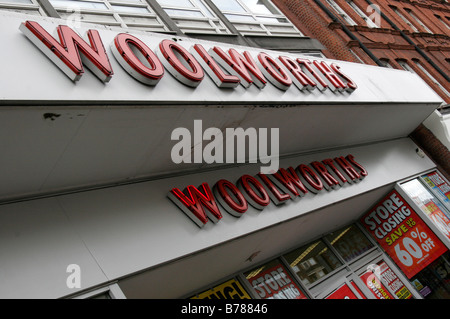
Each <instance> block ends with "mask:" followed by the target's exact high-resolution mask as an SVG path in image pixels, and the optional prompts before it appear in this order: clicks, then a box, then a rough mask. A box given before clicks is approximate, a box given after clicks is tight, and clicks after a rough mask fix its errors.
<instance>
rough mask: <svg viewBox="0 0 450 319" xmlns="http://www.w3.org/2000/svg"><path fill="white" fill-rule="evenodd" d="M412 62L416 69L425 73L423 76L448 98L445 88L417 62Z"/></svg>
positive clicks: (449, 94)
mask: <svg viewBox="0 0 450 319" xmlns="http://www.w3.org/2000/svg"><path fill="white" fill-rule="evenodd" d="M413 62H414V63H415V64H416V65H417V67H418V68H419V69H420V70H421V71H422V72H423V73H425V75H426V76H427V77H428V78H429V79H430V80H431V81H432V82H433V83H434V84H436V85H437V86H438V87H439V89H441V91H442V92H444V94H445V95H447V96H448V97H450V93H449V92H448V91H447V90H446V89H445V87H444V86H443V85H442V84H441V83H439V81H438V80H436V78H435V77H434V76H432V75H431V74H430V72H428V71H427V69H425V67H424V66H423V65H422V64H421V63H420V62H419V61H418V60H413Z"/></svg>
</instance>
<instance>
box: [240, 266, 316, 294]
mask: <svg viewBox="0 0 450 319" xmlns="http://www.w3.org/2000/svg"><path fill="white" fill-rule="evenodd" d="M248 281H249V282H250V284H251V285H252V286H253V288H254V289H255V291H256V293H257V294H258V295H259V296H260V297H261V299H307V298H306V296H305V295H304V294H303V293H302V291H301V290H300V288H299V287H298V286H297V284H296V283H295V282H294V280H293V279H292V278H291V277H290V276H289V274H288V273H287V271H286V270H285V269H284V267H283V266H282V265H281V264H278V265H276V266H274V267H271V268H268V269H265V270H264V271H261V272H259V273H258V274H256V275H254V276H252V277H251V278H249V279H248Z"/></svg>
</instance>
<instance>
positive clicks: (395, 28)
mask: <svg viewBox="0 0 450 319" xmlns="http://www.w3.org/2000/svg"><path fill="white" fill-rule="evenodd" d="M366 2H367V3H368V4H369V5H371V6H373V5H374V4H373V3H372V1H370V0H366ZM380 15H381V17H382V18H383V19H384V20H386V21H387V22H388V23H389V24H390V25H391V27H392V28H394V30H396V31H399V32H400V34H401V36H402V37H403V39H405V40H406V41H407V42H408V43H409V44H411V45H413V46H414V49H416V51H417V52H418V53H419V54H420V55H421V56H422V57H423V58H424V59H425V60H426V61H427V62H428V63H429V64H430V65H431V66H432V67H433V68H435V69H436V71H438V72H439V74H440V75H442V76H443V77H444V79H446V80H447V81H448V82H450V77H449V76H448V74H447V73H446V72H444V71H443V70H441V68H440V67H439V66H438V65H436V64H435V63H434V62H433V60H431V59H430V57H429V56H428V55H427V54H426V53H425V52H423V50H422V49H421V48H419V47H418V46H417V45H416V44H415V43H414V42H413V41H412V40H411V39H410V38H409V37H408V36H407V35H406V34H405V33H404V32H403V31H402V30H400V29H399V28H398V27H397V25H396V24H395V23H394V22H392V21H391V20H390V19H389V18H388V17H387V16H386V15H385V14H384V13H383V12H382V11H381V10H380Z"/></svg>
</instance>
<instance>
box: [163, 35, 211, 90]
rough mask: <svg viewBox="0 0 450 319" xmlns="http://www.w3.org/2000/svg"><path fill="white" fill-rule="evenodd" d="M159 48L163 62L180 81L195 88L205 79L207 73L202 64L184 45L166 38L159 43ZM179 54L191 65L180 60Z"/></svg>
mask: <svg viewBox="0 0 450 319" xmlns="http://www.w3.org/2000/svg"><path fill="white" fill-rule="evenodd" d="M158 48H159V50H158V51H157V55H158V56H159V58H160V60H161V62H162V63H163V64H164V66H165V68H166V69H167V71H169V72H170V74H172V75H173V77H174V78H176V79H177V80H178V81H180V82H181V83H183V84H186V85H188V86H190V87H194V88H195V87H197V86H198V85H199V84H200V82H202V81H203V78H204V77H205V74H204V72H203V69H202V67H201V65H200V64H199V63H198V61H197V60H196V59H195V58H194V57H193V56H192V54H191V53H189V51H188V50H186V49H185V48H184V47H183V46H182V45H180V44H178V43H176V42H175V41H172V40H168V39H166V40H162V41H161V42H160V43H159V46H158ZM179 56H180V57H181V58H182V59H183V60H184V62H186V63H187V65H188V66H189V67H186V66H185V65H184V64H183V62H182V61H180V60H179V58H178V57H179Z"/></svg>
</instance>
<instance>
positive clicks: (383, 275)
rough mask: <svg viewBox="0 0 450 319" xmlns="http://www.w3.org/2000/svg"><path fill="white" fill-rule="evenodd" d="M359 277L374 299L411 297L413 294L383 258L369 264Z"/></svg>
mask: <svg viewBox="0 0 450 319" xmlns="http://www.w3.org/2000/svg"><path fill="white" fill-rule="evenodd" d="M359 278H360V279H361V281H362V282H363V283H364V284H365V285H366V287H367V290H368V291H369V292H370V294H371V295H372V296H373V297H374V298H375V299H397V298H398V299H411V298H413V294H412V293H411V291H410V290H409V289H408V288H407V287H406V285H405V284H404V283H403V281H402V280H400V278H399V277H398V275H397V274H396V273H395V271H394V270H393V269H392V268H391V267H390V266H389V265H388V264H387V263H386V261H384V260H380V261H378V262H377V263H374V264H370V265H369V266H368V267H366V269H365V270H364V271H363V272H362V273H360V275H359Z"/></svg>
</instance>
